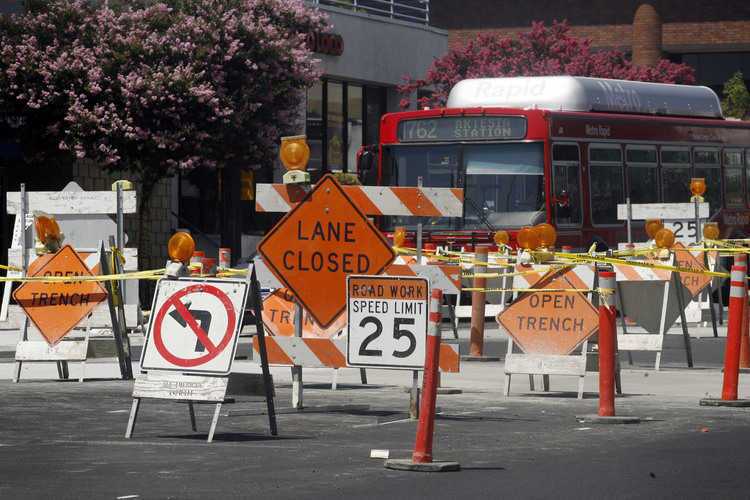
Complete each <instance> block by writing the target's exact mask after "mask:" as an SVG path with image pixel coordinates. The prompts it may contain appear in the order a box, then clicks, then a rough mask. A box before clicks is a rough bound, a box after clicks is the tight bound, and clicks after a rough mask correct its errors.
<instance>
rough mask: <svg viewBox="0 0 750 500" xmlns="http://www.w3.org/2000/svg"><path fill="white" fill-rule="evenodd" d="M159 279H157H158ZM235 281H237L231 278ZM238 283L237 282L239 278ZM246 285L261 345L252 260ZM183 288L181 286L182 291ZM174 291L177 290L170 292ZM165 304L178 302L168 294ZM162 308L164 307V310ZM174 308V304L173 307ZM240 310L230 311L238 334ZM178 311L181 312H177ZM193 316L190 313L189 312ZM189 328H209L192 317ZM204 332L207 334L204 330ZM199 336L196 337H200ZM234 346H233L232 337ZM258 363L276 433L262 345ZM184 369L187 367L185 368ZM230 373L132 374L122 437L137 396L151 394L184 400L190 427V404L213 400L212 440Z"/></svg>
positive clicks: (130, 425) (231, 349)
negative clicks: (131, 399) (235, 321)
mask: <svg viewBox="0 0 750 500" xmlns="http://www.w3.org/2000/svg"><path fill="white" fill-rule="evenodd" d="M190 281H191V282H192V281H196V282H200V283H203V285H202V284H198V285H197V287H202V286H206V287H208V286H207V285H209V284H211V283H212V282H211V280H200V279H196V280H190ZM216 281H217V280H214V281H213V283H214V284H215V283H216ZM222 281H224V282H227V281H228V280H222ZM160 283H161V282H160ZM235 283H237V282H235ZM240 283H241V282H240ZM247 287H248V291H249V293H248V295H247V298H249V299H250V300H251V301H252V310H253V315H254V316H255V324H256V328H257V329H258V336H259V339H260V340H261V342H260V345H261V346H263V348H265V336H264V330H263V323H262V321H263V320H262V317H261V310H262V303H261V295H260V285H259V283H258V280H257V277H256V274H255V268H254V265H253V264H250V266H249V267H248V270H247ZM184 290H185V289H184V288H183V291H184ZM174 295H178V294H174ZM158 299H159V291H158V289H157V293H156V294H155V296H154V307H153V308H152V309H153V312H152V314H154V315H156V316H157V319H152V320H151V322H150V323H149V337H151V336H152V335H157V334H155V333H154V331H153V329H154V325H155V324H156V322H157V321H158V316H159V312H157V310H156V309H157V307H156V305H157V303H158ZM165 302H166V304H165V305H163V306H162V308H166V309H169V307H170V305H169V304H170V302H171V303H173V304H175V307H177V306H178V305H179V304H177V302H176V301H175V300H174V299H172V298H170V299H169V300H167V301H165ZM242 306H244V301H242ZM181 308H183V309H184V308H185V304H182V306H181ZM166 309H165V311H166ZM177 310H178V309H177V308H176V309H175V311H177ZM184 313H187V314H192V313H191V312H190V309H189V304H188V306H187V308H186V309H185V311H184ZM243 313H244V307H235V308H234V314H236V315H237V316H238V317H237V321H239V325H238V326H237V329H236V331H235V335H238V334H239V330H240V329H241V327H242V324H241V323H242V315H243ZM180 314H183V312H181V313H180ZM193 318H194V316H193ZM190 322H191V320H188V323H190ZM189 327H190V328H197V329H198V330H200V331H201V332H203V333H204V334H206V332H205V331H204V330H208V331H210V327H209V326H204V325H203V323H202V322H201V325H200V326H199V327H198V326H197V323H196V322H195V320H194V319H193V320H192V325H191V326H189ZM206 336H207V334H206ZM200 338H201V337H199V339H200ZM208 340H209V339H208V338H205V341H203V340H201V341H203V342H207V341H208ZM160 342H161V347H158V345H159V343H158V342H156V341H155V344H156V345H157V347H156V349H157V350H158V349H160V348H161V349H164V342H165V341H164V340H163V339H162V340H160ZM234 342H235V343H234V346H236V339H235V340H234ZM231 345H232V343H231V342H229V343H228V346H227V348H228V349H229V352H228V353H229V356H230V357H229V359H228V363H229V367H230V369H231V362H232V359H233V357H234V354H235V347H231ZM203 348H204V349H206V350H208V352H209V354H210V353H211V352H212V351H213V350H218V349H221V348H222V347H221V345H219V346H210V345H205V346H204V347H203ZM147 349H148V345H146V346H145V348H144V354H143V355H142V356H143V357H144V358H145V357H146V356H147V355H148V354H147V352H146V351H147ZM260 355H261V367H262V370H263V385H264V389H265V396H266V405H267V410H268V418H269V430H270V433H271V435H272V436H276V435H277V434H278V428H277V425H276V412H275V408H274V401H273V385H272V384H273V382H272V381H271V373H270V370H269V368H268V356H267V353H266V351H265V349H262V350H261V353H260ZM142 366H144V367H145V366H146V365H145V364H142ZM185 371H187V370H185ZM230 376H231V374H230V373H226V374H220V375H206V374H191V373H182V372H180V370H177V371H167V370H158V369H153V370H152V369H149V370H148V372H147V373H145V374H144V375H143V376H141V377H138V378H136V380H135V384H134V386H133V404H132V406H131V409H130V417H129V418H128V425H127V428H126V430H125V439H130V438H131V437H132V436H133V429H134V428H135V423H136V419H137V418H138V410H139V409H140V403H141V400H142V399H144V398H152V399H169V400H174V401H175V402H182V403H187V404H188V410H189V412H190V422H191V425H192V429H193V431H196V430H197V427H196V422H195V410H194V404H196V403H214V404H215V405H216V406H215V409H214V412H213V417H212V419H211V425H210V427H209V431H208V438H207V441H208V442H209V443H210V442H212V441H213V438H214V433H215V431H216V425H217V423H218V420H219V414H220V412H221V407H222V405H223V404H224V403H233V402H234V400H233V399H229V398H227V397H226V394H227V387H228V384H229V377H230Z"/></svg>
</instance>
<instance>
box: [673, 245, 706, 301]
mask: <svg viewBox="0 0 750 500" xmlns="http://www.w3.org/2000/svg"><path fill="white" fill-rule="evenodd" d="M674 251H675V252H674V263H675V266H677V267H687V268H689V269H695V270H696V271H705V270H706V266H704V265H703V262H701V259H699V258H698V257H696V256H695V255H693V253H692V252H690V251H688V250H687V249H686V248H685V246H684V245H682V243H676V244H675V245H674ZM680 281H682V286H684V287H685V288H687V289H688V291H689V292H690V295H692V296H693V298H695V297H696V296H697V295H698V294H699V293H701V291H703V289H704V288H706V287H707V286H708V284H709V283H711V276H708V275H706V274H694V273H680Z"/></svg>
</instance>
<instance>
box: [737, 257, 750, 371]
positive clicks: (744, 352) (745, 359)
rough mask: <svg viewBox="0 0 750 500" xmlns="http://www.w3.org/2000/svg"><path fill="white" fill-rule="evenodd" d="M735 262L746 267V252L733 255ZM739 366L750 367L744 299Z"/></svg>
mask: <svg viewBox="0 0 750 500" xmlns="http://www.w3.org/2000/svg"><path fill="white" fill-rule="evenodd" d="M734 260H735V264H736V265H738V266H745V268H746V269H747V254H744V253H740V254H737V255H736V256H735V259H734ZM740 368H750V306H749V305H748V302H747V300H745V308H744V310H743V314H742V334H741V336H740Z"/></svg>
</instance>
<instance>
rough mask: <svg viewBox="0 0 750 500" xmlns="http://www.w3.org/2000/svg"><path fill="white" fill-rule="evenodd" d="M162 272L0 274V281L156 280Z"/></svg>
mask: <svg viewBox="0 0 750 500" xmlns="http://www.w3.org/2000/svg"><path fill="white" fill-rule="evenodd" d="M163 274H164V269H152V270H148V271H135V272H132V273H118V274H107V275H95V276H25V277H21V276H0V282H5V281H11V282H18V283H30V282H34V281H36V282H42V283H77V282H81V281H120V280H146V279H152V280H157V279H160V278H161V277H162V275H163Z"/></svg>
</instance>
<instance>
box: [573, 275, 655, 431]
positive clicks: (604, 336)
mask: <svg viewBox="0 0 750 500" xmlns="http://www.w3.org/2000/svg"><path fill="white" fill-rule="evenodd" d="M599 290H600V294H601V295H600V298H599V410H598V414H597V415H588V416H586V415H584V416H577V417H576V419H578V420H579V421H584V422H589V423H602V424H634V423H638V422H640V418H638V417H621V416H615V346H616V341H617V338H616V337H617V321H616V319H617V309H616V307H615V293H616V288H615V273H614V272H613V271H612V269H611V268H609V269H607V270H600V271H599Z"/></svg>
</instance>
